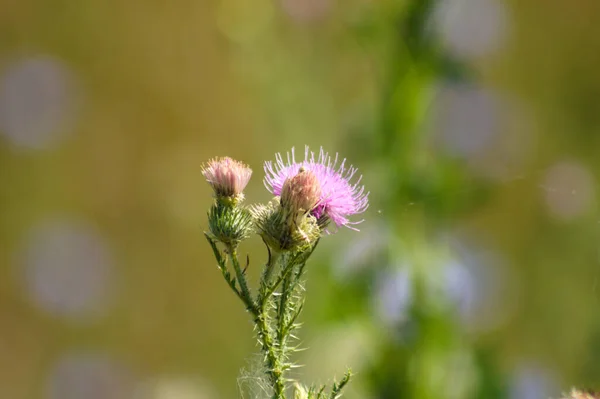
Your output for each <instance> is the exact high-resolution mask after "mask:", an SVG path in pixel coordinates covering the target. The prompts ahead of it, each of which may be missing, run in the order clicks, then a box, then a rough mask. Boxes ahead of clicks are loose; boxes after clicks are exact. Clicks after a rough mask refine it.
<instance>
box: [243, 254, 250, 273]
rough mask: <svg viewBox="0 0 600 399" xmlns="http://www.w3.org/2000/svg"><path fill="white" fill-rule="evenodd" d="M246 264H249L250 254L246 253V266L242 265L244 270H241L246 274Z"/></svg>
mask: <svg viewBox="0 0 600 399" xmlns="http://www.w3.org/2000/svg"><path fill="white" fill-rule="evenodd" d="M248 266H250V255H246V267H244V270H242V274H246V269H248Z"/></svg>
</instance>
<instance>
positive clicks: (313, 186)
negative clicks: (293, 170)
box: [281, 169, 321, 214]
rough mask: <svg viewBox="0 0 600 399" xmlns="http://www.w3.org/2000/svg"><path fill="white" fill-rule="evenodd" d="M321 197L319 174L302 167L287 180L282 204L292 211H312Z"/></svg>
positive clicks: (282, 194)
mask: <svg viewBox="0 0 600 399" xmlns="http://www.w3.org/2000/svg"><path fill="white" fill-rule="evenodd" d="M320 198H321V184H320V183H319V180H318V179H317V176H316V175H315V174H314V173H313V172H311V171H308V170H303V169H300V171H299V172H298V174H296V175H295V176H293V177H290V178H288V179H286V180H285V182H284V183H283V188H282V190H281V206H282V207H283V208H285V209H287V210H288V211H289V212H290V213H293V214H297V213H298V211H304V212H310V211H312V210H313V209H314V208H315V206H317V204H318V203H319V199H320Z"/></svg>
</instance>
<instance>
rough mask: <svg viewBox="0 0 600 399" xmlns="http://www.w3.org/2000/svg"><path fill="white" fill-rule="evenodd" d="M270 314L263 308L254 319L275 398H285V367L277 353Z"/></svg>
mask: <svg viewBox="0 0 600 399" xmlns="http://www.w3.org/2000/svg"><path fill="white" fill-rule="evenodd" d="M268 318H269V315H268V311H267V310H266V309H261V312H260V313H259V314H258V315H257V316H256V318H255V319H254V323H255V324H256V327H257V329H258V339H259V340H260V342H261V344H262V351H263V352H264V354H265V365H266V367H267V375H268V376H269V379H270V382H271V385H272V387H273V399H285V379H284V378H283V368H282V365H281V362H280V359H279V356H278V354H277V349H276V345H275V343H274V342H273V337H272V334H271V331H270V329H269V321H268Z"/></svg>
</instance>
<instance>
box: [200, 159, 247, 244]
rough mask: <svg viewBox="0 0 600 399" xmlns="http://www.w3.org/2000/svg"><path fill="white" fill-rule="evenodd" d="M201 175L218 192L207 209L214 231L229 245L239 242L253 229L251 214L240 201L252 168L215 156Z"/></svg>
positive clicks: (204, 167) (213, 234)
mask: <svg viewBox="0 0 600 399" xmlns="http://www.w3.org/2000/svg"><path fill="white" fill-rule="evenodd" d="M202 175H203V176H204V177H205V178H206V181H207V182H208V184H210V185H211V187H212V188H213V190H214V192H215V197H216V201H215V203H214V204H213V206H212V207H211V208H210V211H209V212H208V226H209V229H210V233H211V235H212V236H213V237H214V238H215V239H216V240H218V241H221V242H222V243H225V244H227V245H234V246H235V245H237V244H238V243H239V242H240V241H242V240H244V239H245V238H247V237H248V235H249V234H250V232H251V230H252V217H251V215H250V213H249V212H248V210H246V209H244V208H243V207H241V206H238V204H239V203H240V202H241V201H242V200H243V199H244V194H243V193H242V191H244V188H246V185H247V184H248V181H249V180H250V176H252V170H251V169H250V168H249V167H248V166H246V165H244V164H243V163H241V162H238V161H236V160H233V159H231V158H229V157H225V158H214V159H211V160H210V161H208V162H207V163H206V164H205V165H204V166H203V167H202Z"/></svg>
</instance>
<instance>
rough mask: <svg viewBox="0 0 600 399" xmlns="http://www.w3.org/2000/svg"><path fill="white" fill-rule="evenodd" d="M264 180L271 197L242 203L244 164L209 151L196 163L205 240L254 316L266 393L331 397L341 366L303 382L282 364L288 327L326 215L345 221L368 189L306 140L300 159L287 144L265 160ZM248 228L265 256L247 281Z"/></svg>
mask: <svg viewBox="0 0 600 399" xmlns="http://www.w3.org/2000/svg"><path fill="white" fill-rule="evenodd" d="M264 169H265V173H266V176H265V178H264V184H265V187H266V188H267V189H268V190H269V191H270V192H271V193H272V194H273V195H275V197H274V198H273V200H271V201H270V202H269V203H267V204H259V205H253V206H250V207H245V206H244V205H243V204H242V203H243V200H244V194H243V190H244V188H245V187H246V185H247V184H248V181H249V180H250V176H251V174H252V171H251V169H250V168H249V167H248V166H246V165H244V164H243V163H241V162H238V161H235V160H232V159H231V158H221V159H213V160H211V161H209V162H208V163H207V164H206V165H205V166H204V167H203V169H202V174H203V175H204V177H205V178H206V180H207V182H208V183H209V184H210V185H211V186H212V188H213V190H214V195H215V201H214V203H213V205H212V207H211V209H210V210H209V212H208V232H205V236H206V239H207V240H208V243H209V244H210V246H211V248H212V250H213V252H214V255H215V258H216V260H217V265H218V268H219V270H220V271H221V273H222V274H223V277H224V279H225V281H226V283H227V284H228V285H229V287H230V288H231V290H232V291H233V292H234V293H235V295H236V296H237V297H239V298H240V300H241V301H242V303H243V304H244V306H245V308H246V311H247V312H248V313H249V314H250V316H251V319H252V322H253V323H254V330H255V332H256V337H257V339H258V344H259V346H260V350H261V353H262V359H263V365H264V368H263V369H264V370H265V374H266V380H267V381H268V385H269V387H268V395H269V396H270V397H271V398H272V399H285V398H286V395H288V394H290V393H291V392H290V391H292V390H293V394H294V396H293V397H294V399H336V398H340V397H341V396H342V390H343V389H344V387H345V386H346V385H347V384H348V382H349V381H350V378H351V375H352V374H351V372H350V370H348V371H346V373H345V374H344V376H343V377H342V379H341V380H340V381H335V380H334V382H333V384H332V386H331V387H329V388H327V387H326V386H325V385H321V386H316V385H312V386H304V385H302V384H301V383H300V382H298V381H295V380H293V379H291V378H290V377H289V376H288V375H287V374H288V372H289V371H290V370H291V369H292V368H294V367H297V365H295V364H294V362H293V360H292V358H291V357H292V354H293V353H294V352H295V351H297V350H298V346H297V345H298V344H297V340H298V338H297V336H296V332H297V330H298V328H299V327H300V323H299V322H298V319H299V316H300V314H301V312H302V309H303V306H304V294H305V289H304V273H305V270H306V263H307V261H308V259H309V258H310V256H311V255H312V254H313V252H314V251H315V249H316V247H317V244H318V243H319V240H320V239H321V237H322V236H323V235H324V234H328V233H331V232H332V231H331V230H328V227H329V225H330V223H332V224H333V225H335V229H333V231H335V230H336V229H337V227H342V226H345V227H349V228H350V229H353V230H357V229H356V228H355V227H354V225H356V224H357V223H360V222H361V221H350V219H349V217H350V216H352V215H355V214H359V213H362V212H364V211H365V210H366V209H367V206H368V199H367V197H368V193H365V191H364V187H363V186H362V185H360V177H359V178H358V179H356V182H354V183H352V180H353V178H354V176H355V174H356V169H355V168H353V167H352V166H350V167H347V166H346V161H345V160H342V161H341V163H339V165H338V158H337V155H336V157H335V158H333V159H332V158H331V157H330V156H329V154H327V153H326V152H324V151H323V149H321V150H320V152H319V154H318V156H315V154H314V153H313V152H310V151H309V149H308V147H306V151H305V156H304V161H301V162H296V160H295V154H294V150H293V149H292V151H291V153H288V154H287V162H284V160H283V157H282V156H281V155H280V154H277V156H276V162H275V163H272V162H266V163H265V166H264ZM251 234H258V235H260V237H261V238H262V240H263V242H264V243H265V246H266V252H267V260H266V262H265V264H264V266H263V269H262V274H261V277H260V282H259V284H258V287H256V289H255V290H253V289H251V287H250V286H249V284H248V281H247V277H246V269H247V268H248V265H249V259H246V263H245V265H243V266H242V264H241V262H240V259H239V254H238V245H239V243H240V242H241V241H243V240H244V239H246V238H248V237H249V236H250V235H251Z"/></svg>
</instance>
